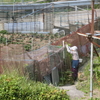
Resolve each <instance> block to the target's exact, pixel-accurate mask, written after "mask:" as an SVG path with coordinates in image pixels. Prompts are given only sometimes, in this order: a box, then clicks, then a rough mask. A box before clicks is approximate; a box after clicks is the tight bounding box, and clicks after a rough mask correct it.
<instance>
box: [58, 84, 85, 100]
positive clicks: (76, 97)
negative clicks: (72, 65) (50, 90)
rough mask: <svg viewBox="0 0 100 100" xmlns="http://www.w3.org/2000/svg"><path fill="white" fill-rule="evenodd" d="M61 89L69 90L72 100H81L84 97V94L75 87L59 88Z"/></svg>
mask: <svg viewBox="0 0 100 100" xmlns="http://www.w3.org/2000/svg"><path fill="white" fill-rule="evenodd" d="M59 88H60V89H64V90H68V91H67V94H68V95H69V96H70V100H79V99H81V98H82V97H84V94H85V93H84V92H82V91H80V90H77V89H76V86H75V85H66V86H62V87H59Z"/></svg>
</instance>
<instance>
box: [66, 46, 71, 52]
mask: <svg viewBox="0 0 100 100" xmlns="http://www.w3.org/2000/svg"><path fill="white" fill-rule="evenodd" d="M66 49H67V51H68V52H69V53H71V51H70V47H69V46H68V45H66Z"/></svg>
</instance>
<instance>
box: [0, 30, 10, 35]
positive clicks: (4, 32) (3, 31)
mask: <svg viewBox="0 0 100 100" xmlns="http://www.w3.org/2000/svg"><path fill="white" fill-rule="evenodd" d="M0 33H2V34H7V33H8V32H7V31H6V30H1V31H0Z"/></svg>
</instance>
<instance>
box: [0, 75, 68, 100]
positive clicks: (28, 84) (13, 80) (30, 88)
mask: <svg viewBox="0 0 100 100" xmlns="http://www.w3.org/2000/svg"><path fill="white" fill-rule="evenodd" d="M0 100H69V96H68V95H67V94H66V91H65V90H60V89H58V88H56V87H54V86H48V85H47V84H43V83H40V82H37V83H36V82H34V81H30V80H28V81H27V80H26V79H25V78H24V77H19V76H17V75H15V76H14V75H1V76H0Z"/></svg>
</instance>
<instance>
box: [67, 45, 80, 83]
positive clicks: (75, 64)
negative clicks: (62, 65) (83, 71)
mask: <svg viewBox="0 0 100 100" xmlns="http://www.w3.org/2000/svg"><path fill="white" fill-rule="evenodd" d="M66 48H67V51H68V52H69V53H70V54H72V63H71V71H72V78H73V79H74V81H75V80H76V79H77V77H78V67H79V55H78V51H77V46H73V47H70V46H68V45H66Z"/></svg>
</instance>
